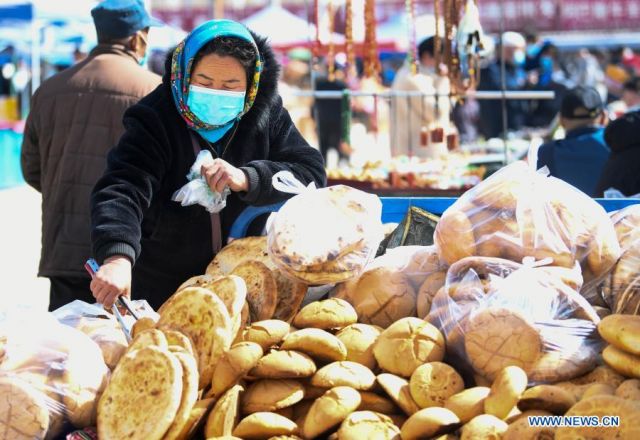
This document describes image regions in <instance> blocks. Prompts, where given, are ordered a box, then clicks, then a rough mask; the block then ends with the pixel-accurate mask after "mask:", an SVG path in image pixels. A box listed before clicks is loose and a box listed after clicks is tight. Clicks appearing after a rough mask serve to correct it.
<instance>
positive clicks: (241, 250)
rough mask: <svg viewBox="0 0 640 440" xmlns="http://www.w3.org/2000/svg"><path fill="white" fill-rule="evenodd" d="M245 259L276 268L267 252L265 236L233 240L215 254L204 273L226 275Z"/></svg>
mask: <svg viewBox="0 0 640 440" xmlns="http://www.w3.org/2000/svg"><path fill="white" fill-rule="evenodd" d="M245 261H260V262H261V263H263V264H265V265H266V266H267V267H268V268H269V269H275V268H276V267H275V264H274V263H273V261H272V260H271V258H270V257H269V253H268V252H267V237H266V236H262V237H245V238H239V239H237V240H233V241H232V242H231V243H229V244H228V245H226V246H225V247H224V248H222V250H220V252H218V253H217V254H216V256H215V258H214V259H213V261H212V262H211V263H210V264H209V266H207V270H206V273H207V274H208V275H212V276H214V277H215V276H221V275H227V274H229V273H230V272H231V271H232V270H233V269H235V268H236V267H237V266H238V265H239V264H242V263H244V262H245Z"/></svg>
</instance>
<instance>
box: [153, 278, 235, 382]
mask: <svg viewBox="0 0 640 440" xmlns="http://www.w3.org/2000/svg"><path fill="white" fill-rule="evenodd" d="M158 326H159V327H162V326H167V327H170V328H173V329H175V330H178V331H180V332H182V333H184V334H185V335H187V336H188V337H189V338H191V340H192V341H193V344H194V347H193V348H194V350H195V352H196V353H197V359H198V372H199V374H200V389H202V388H204V387H205V386H207V385H209V384H210V383H211V376H212V374H213V369H214V368H215V365H216V363H217V362H218V361H219V360H220V358H221V357H222V355H223V354H224V352H225V351H226V350H228V349H229V347H230V346H231V341H232V335H231V332H232V328H233V325H232V323H231V318H230V317H229V312H228V311H227V308H226V307H225V305H224V303H223V302H222V300H220V298H219V297H218V296H216V295H215V294H213V293H212V292H210V291H209V290H207V289H202V288H200V287H188V288H186V289H184V290H181V291H180V292H177V293H175V294H174V295H173V296H172V297H171V298H170V299H169V300H168V301H167V302H166V303H165V306H164V310H163V311H162V313H161V314H160V319H159V321H158Z"/></svg>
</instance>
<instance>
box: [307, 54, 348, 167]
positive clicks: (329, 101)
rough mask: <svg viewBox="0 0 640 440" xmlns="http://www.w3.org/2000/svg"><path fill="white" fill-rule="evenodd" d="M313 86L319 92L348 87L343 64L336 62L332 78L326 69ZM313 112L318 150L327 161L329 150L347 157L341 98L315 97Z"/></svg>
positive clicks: (341, 157)
mask: <svg viewBox="0 0 640 440" xmlns="http://www.w3.org/2000/svg"><path fill="white" fill-rule="evenodd" d="M315 88H316V90H317V91H319V92H342V91H344V90H346V89H347V88H348V85H347V83H346V78H345V72H344V65H341V64H340V63H338V62H336V65H335V72H334V74H333V78H330V77H329V72H328V69H327V68H326V66H325V71H324V74H323V75H322V76H320V77H319V78H318V79H317V80H316V84H315ZM313 114H314V117H315V120H316V124H317V131H318V144H319V146H320V152H321V153H322V157H324V160H325V162H326V161H327V157H328V153H329V150H334V151H336V152H337V153H338V156H339V158H340V159H346V158H347V157H348V154H347V153H348V149H347V148H346V145H343V142H342V141H343V136H342V134H343V132H342V130H343V127H342V99H340V98H315V101H314V103H313Z"/></svg>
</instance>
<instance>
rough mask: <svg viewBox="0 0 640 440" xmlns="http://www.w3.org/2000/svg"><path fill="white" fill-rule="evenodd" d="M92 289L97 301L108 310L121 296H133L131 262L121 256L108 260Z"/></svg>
mask: <svg viewBox="0 0 640 440" xmlns="http://www.w3.org/2000/svg"><path fill="white" fill-rule="evenodd" d="M90 287H91V292H92V293H93V296H94V297H95V299H96V301H98V302H99V303H100V304H102V305H104V306H105V308H107V309H110V308H111V306H112V305H113V304H114V303H115V302H116V300H117V299H118V297H119V296H120V295H124V296H131V261H129V259H128V258H126V257H121V256H114V257H110V258H107V259H106V260H104V263H103V264H102V266H101V267H100V270H99V271H98V273H97V274H96V276H95V278H94V279H93V281H91V286H90Z"/></svg>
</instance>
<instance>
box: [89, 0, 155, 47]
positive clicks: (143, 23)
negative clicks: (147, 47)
mask: <svg viewBox="0 0 640 440" xmlns="http://www.w3.org/2000/svg"><path fill="white" fill-rule="evenodd" d="M91 16H92V17H93V23H94V24H95V26H96V32H97V33H98V35H101V36H105V37H109V38H126V37H130V36H131V35H133V34H135V33H136V32H138V31H139V30H142V29H144V28H146V27H150V26H163V25H164V23H162V22H161V21H160V20H158V19H155V18H153V17H152V16H150V15H149V13H148V12H147V10H146V9H145V7H144V3H143V2H142V0H105V1H103V2H100V3H99V4H98V5H97V6H96V7H95V8H93V9H92V10H91Z"/></svg>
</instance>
